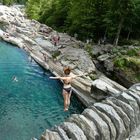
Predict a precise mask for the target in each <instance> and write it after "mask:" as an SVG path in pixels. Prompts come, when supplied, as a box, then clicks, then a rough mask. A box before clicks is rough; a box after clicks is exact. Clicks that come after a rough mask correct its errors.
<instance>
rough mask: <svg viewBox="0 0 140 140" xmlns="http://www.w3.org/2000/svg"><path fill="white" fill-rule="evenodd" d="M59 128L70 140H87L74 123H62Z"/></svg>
mask: <svg viewBox="0 0 140 140" xmlns="http://www.w3.org/2000/svg"><path fill="white" fill-rule="evenodd" d="M60 127H61V128H62V129H64V130H65V132H66V133H67V135H68V137H69V138H70V139H72V140H87V138H86V136H85V134H84V132H83V131H82V130H81V129H80V128H79V127H78V126H77V125H76V124H75V123H70V122H64V123H63V125H61V126H60Z"/></svg>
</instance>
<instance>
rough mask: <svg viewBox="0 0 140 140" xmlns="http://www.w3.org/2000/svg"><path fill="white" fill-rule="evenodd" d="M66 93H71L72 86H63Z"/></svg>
mask: <svg viewBox="0 0 140 140" xmlns="http://www.w3.org/2000/svg"><path fill="white" fill-rule="evenodd" d="M63 89H64V90H65V91H66V92H67V93H72V88H71V87H69V88H63Z"/></svg>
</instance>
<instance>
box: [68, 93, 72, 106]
mask: <svg viewBox="0 0 140 140" xmlns="http://www.w3.org/2000/svg"><path fill="white" fill-rule="evenodd" d="M70 98H71V92H70V93H68V98H67V103H68V108H69V106H70Z"/></svg>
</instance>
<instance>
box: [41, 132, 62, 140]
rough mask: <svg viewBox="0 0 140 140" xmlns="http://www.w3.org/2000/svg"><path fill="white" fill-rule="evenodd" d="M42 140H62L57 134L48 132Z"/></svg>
mask: <svg viewBox="0 0 140 140" xmlns="http://www.w3.org/2000/svg"><path fill="white" fill-rule="evenodd" d="M40 140H62V139H61V137H60V136H59V134H58V133H57V132H53V131H50V130H46V131H45V133H44V134H43V135H42V136H41V138H40Z"/></svg>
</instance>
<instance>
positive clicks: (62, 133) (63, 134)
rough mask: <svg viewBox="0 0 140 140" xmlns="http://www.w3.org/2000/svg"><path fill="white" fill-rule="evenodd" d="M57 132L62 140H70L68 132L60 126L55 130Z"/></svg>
mask: <svg viewBox="0 0 140 140" xmlns="http://www.w3.org/2000/svg"><path fill="white" fill-rule="evenodd" d="M55 130H56V131H57V132H58V134H59V135H60V136H61V138H62V140H70V139H69V137H68V136H67V134H66V132H65V131H64V130H63V129H62V128H61V127H60V126H57V127H56V128H55Z"/></svg>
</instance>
